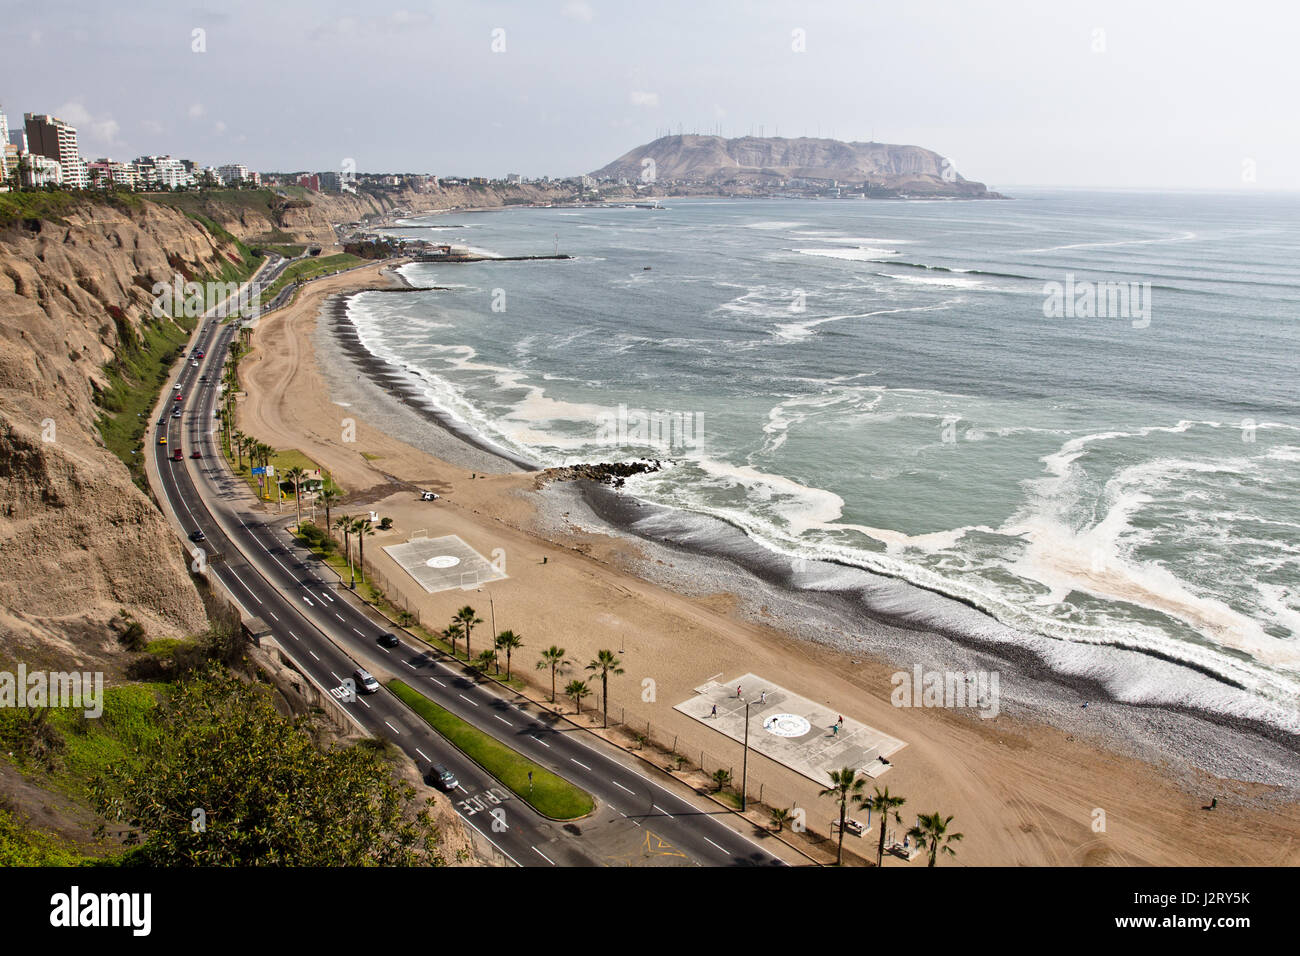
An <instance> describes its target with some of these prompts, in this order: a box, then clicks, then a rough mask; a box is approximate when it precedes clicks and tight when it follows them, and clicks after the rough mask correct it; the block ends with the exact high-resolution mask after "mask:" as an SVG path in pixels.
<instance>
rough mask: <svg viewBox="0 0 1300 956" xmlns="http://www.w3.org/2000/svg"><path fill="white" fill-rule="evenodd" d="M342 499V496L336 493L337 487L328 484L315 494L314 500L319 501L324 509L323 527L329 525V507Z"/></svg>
mask: <svg viewBox="0 0 1300 956" xmlns="http://www.w3.org/2000/svg"><path fill="white" fill-rule="evenodd" d="M342 499H343V496H342V495H340V494H339V493H338V489H337V488H330V487H329V486H326V487H324V488H322V489H321V492H320V494H318V495H317V496H316V500H317V501H319V502H320V503H321V507H323V508H324V509H325V527H327V528H328V527H330V526H331V525H330V509H331V508H332V507H334V505H336V504H338V503H339V502H340V501H341V500H342Z"/></svg>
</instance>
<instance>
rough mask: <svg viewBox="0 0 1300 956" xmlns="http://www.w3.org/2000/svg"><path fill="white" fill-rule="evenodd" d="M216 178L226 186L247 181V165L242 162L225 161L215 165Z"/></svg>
mask: <svg viewBox="0 0 1300 956" xmlns="http://www.w3.org/2000/svg"><path fill="white" fill-rule="evenodd" d="M217 178H218V179H220V180H221V182H222V183H224V184H225V185H227V186H238V185H239V184H240V183H245V182H248V180H249V178H250V177H249V175H248V167H247V166H245V165H244V164H243V163H227V164H226V165H225V166H218V167H217Z"/></svg>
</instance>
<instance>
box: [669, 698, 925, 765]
mask: <svg viewBox="0 0 1300 956" xmlns="http://www.w3.org/2000/svg"><path fill="white" fill-rule="evenodd" d="M719 676H721V675H719ZM738 690H739V695H737V691H738ZM746 703H748V704H749V746H750V748H751V749H753V750H755V751H757V752H758V753H761V754H763V756H765V757H769V758H771V759H772V760H775V761H776V762H777V763H779V764H783V765H784V766H786V767H789V768H790V769H791V770H793V771H795V772H796V773H799V774H802V775H803V776H805V777H807V778H808V779H809V780H813V781H815V782H817V783H819V784H821V785H822V786H826V785H827V784H829V783H830V771H832V770H839V769H841V768H843V767H854V768H856V769H858V770H859V771H861V772H862V773H864V774H866V775H867V776H868V777H873V778H874V777H879V776H880V775H881V774H883V773H885V772H886V771H887V770H889V768H890V764H888V763H885V762H884V761H882V760H881V759H880V758H881V757H884V758H886V759H888V758H889V757H890V755H891V754H893V753H896V752H897V751H899V750H901V749H902V748H903V747H906V746H907V744H905V743H904V742H903V741H901V740H899V739H897V738H896V737H891V736H889V735H888V734H886V733H883V732H881V731H879V730H876V729H875V728H874V727H868V726H867V725H866V724H864V723H861V722H859V721H856V720H853V719H851V718H848V717H844V716H843V715H841V714H837V713H834V712H832V711H831V710H829V709H828V708H827V707H825V706H824V705H822V704H817V703H814V702H813V701H811V700H809V699H808V698H806V697H801V696H800V695H798V694H796V693H794V692H793V691H789V690H786V689H785V688H784V687H782V686H780V685H779V684H773V683H772V682H771V681H768V680H764V679H763V678H762V677H759V676H757V675H756V674H743V675H741V676H740V677H737V678H735V679H734V680H730V681H727V682H725V683H718V682H717V681H714V680H710V681H707V682H706V683H704V684H701V685H700V686H699V687H696V688H695V696H694V697H692V698H690V700H685V701H682V702H681V703H680V704H678V705H677V706H676V707H674V708H673V709H674V710H677V711H680V712H681V713H683V714H685V715H686V716H688V717H692V718H694V719H695V720H698V721H699V722H700V723H702V724H704V725H705V726H708V727H711V728H712V729H714V730H716V731H717V732H718V733H720V734H725V735H726V736H728V737H730V738H731V739H732V740H735V741H737V742H741V741H743V740H744V738H745V705H746Z"/></svg>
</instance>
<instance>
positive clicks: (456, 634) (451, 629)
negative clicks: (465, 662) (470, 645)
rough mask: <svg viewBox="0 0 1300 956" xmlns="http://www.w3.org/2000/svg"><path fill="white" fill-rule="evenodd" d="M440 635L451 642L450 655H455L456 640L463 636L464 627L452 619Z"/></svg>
mask: <svg viewBox="0 0 1300 956" xmlns="http://www.w3.org/2000/svg"><path fill="white" fill-rule="evenodd" d="M442 636H443V637H445V638H446V639H447V640H448V641H450V642H451V656H452V657H455V656H456V642H457V641H458V640H460V639H461V638H462V637H464V636H465V628H464V627H463V626H462V625H461V623H460V622H459V621H452V622H451V623H450V624H449V625H447V629H446V630H445V631H443V632H442Z"/></svg>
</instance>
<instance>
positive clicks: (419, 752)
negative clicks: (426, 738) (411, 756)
mask: <svg viewBox="0 0 1300 956" xmlns="http://www.w3.org/2000/svg"><path fill="white" fill-rule="evenodd" d="M415 752H416V753H417V754H419V755H420V756H421V757H423V758H424V759H425V760H429V755H428V754H426V753H425V752H424V751H423V750H421V749H420V748H419V747H416V748H415ZM430 763H432V761H430Z"/></svg>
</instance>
